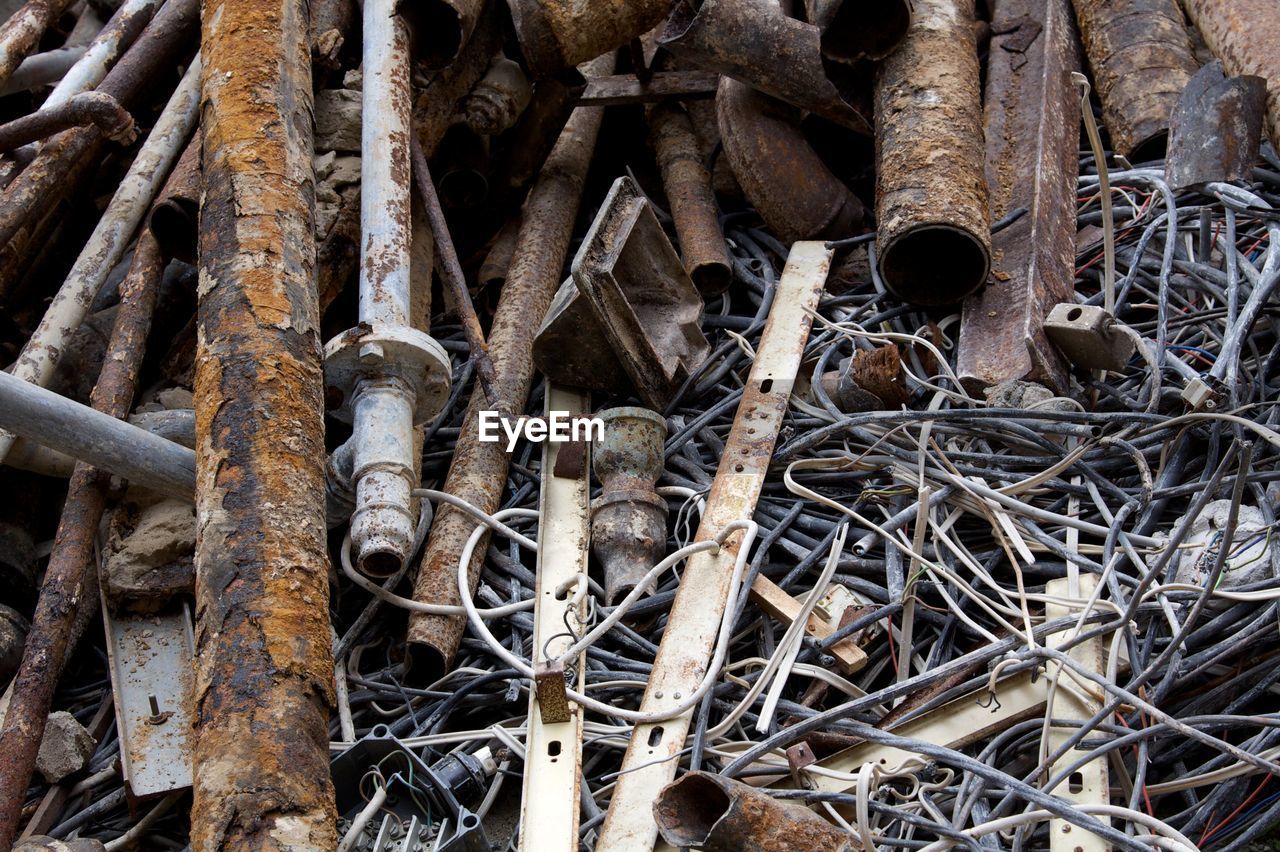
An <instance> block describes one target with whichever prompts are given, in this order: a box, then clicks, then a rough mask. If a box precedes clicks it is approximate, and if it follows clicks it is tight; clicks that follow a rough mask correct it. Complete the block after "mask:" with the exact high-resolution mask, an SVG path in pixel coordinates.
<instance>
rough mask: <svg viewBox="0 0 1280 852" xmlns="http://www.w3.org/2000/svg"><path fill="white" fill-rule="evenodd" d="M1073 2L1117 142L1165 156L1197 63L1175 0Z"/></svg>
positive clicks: (1135, 152)
mask: <svg viewBox="0 0 1280 852" xmlns="http://www.w3.org/2000/svg"><path fill="white" fill-rule="evenodd" d="M1072 2H1073V3H1074V5H1075V9H1076V20H1078V21H1079V22H1080V36H1081V39H1082V40H1083V42H1084V49H1085V53H1086V54H1087V55H1088V57H1089V67H1090V69H1091V70H1092V71H1093V80H1094V83H1095V84H1096V86H1097V89H1098V100H1100V101H1101V102H1102V121H1103V123H1104V124H1105V125H1106V126H1107V133H1108V134H1109V135H1110V137H1111V147H1112V148H1114V149H1115V150H1116V151H1117V152H1119V153H1121V154H1123V155H1124V156H1126V157H1128V158H1129V159H1131V160H1134V161H1135V162H1141V161H1143V160H1153V159H1159V158H1160V157H1162V156H1164V148H1165V143H1166V142H1167V141H1168V138H1169V118H1170V116H1172V115H1173V109H1174V107H1176V106H1177V105H1178V97H1179V96H1180V95H1181V94H1182V90H1183V89H1184V88H1186V85H1187V83H1188V82H1189V81H1190V80H1191V75H1192V74H1194V73H1195V72H1196V68H1198V67H1199V63H1198V62H1196V60H1195V55H1194V54H1193V53H1192V51H1191V37H1190V36H1189V35H1188V34H1187V28H1186V26H1185V25H1184V24H1183V17H1182V12H1181V11H1180V10H1179V9H1178V2H1177V0H1072ZM1275 11H1276V10H1275V7H1274V6H1271V8H1270V14H1272V15H1274V14H1275Z"/></svg>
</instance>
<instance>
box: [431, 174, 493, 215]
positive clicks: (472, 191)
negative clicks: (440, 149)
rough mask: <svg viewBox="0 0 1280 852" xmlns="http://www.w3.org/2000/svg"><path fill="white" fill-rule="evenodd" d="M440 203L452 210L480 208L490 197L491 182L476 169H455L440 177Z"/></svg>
mask: <svg viewBox="0 0 1280 852" xmlns="http://www.w3.org/2000/svg"><path fill="white" fill-rule="evenodd" d="M437 189H438V190H439V192H440V203H441V204H443V205H444V206H445V207H447V208H449V209H450V210H469V209H471V208H474V207H479V206H480V205H481V204H483V203H484V200H485V199H486V198H488V197H489V181H488V179H486V178H485V176H484V175H483V174H481V173H480V172H478V171H475V170H474V169H455V170H453V171H449V172H445V173H444V174H443V175H441V176H440V183H439V186H438V187H437Z"/></svg>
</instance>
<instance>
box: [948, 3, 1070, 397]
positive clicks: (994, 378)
mask: <svg viewBox="0 0 1280 852" xmlns="http://www.w3.org/2000/svg"><path fill="white" fill-rule="evenodd" d="M992 29H993V30H994V31H995V32H996V33H997V35H995V36H993V38H992V43H991V52H990V58H989V59H988V60H987V88H986V109H985V110H984V112H983V117H984V121H985V136H986V172H987V189H988V191H989V193H990V199H991V216H992V218H994V219H1001V218H1004V217H1005V216H1008V215H1009V214H1010V213H1012V212H1013V211H1014V210H1016V209H1018V208H1026V210H1027V214H1026V215H1025V216H1023V217H1022V218H1021V219H1019V220H1018V221H1016V222H1014V223H1013V224H1012V225H1010V226H1009V227H1007V228H1005V229H1004V230H1002V231H1001V232H1000V233H998V234H996V235H994V236H993V237H992V238H991V253H992V267H993V268H994V269H995V271H996V275H995V276H994V280H993V281H992V282H991V283H989V284H988V285H987V286H986V288H984V289H982V290H980V291H978V292H976V293H974V294H973V295H971V296H970V297H969V298H968V299H966V300H965V303H964V313H963V319H962V321H961V324H960V346H959V353H958V355H957V369H956V371H957V372H958V373H959V374H960V381H961V382H963V383H964V385H965V387H966V388H968V390H969V392H970V393H979V392H980V391H982V390H985V389H986V388H988V387H991V386H993V385H999V384H1003V383H1005V382H1009V381H1013V380H1015V379H1021V380H1025V381H1034V382H1040V383H1041V384H1044V385H1046V386H1048V387H1050V388H1053V389H1054V390H1055V391H1057V392H1058V393H1064V392H1066V390H1067V367H1066V364H1065V363H1064V362H1063V360H1062V355H1061V354H1060V353H1059V351H1058V349H1057V347H1055V346H1052V345H1050V343H1049V339H1048V338H1047V337H1046V336H1045V333H1044V318H1045V317H1046V316H1048V315H1049V311H1050V310H1051V309H1052V308H1053V306H1054V305H1056V304H1058V303H1059V302H1064V301H1070V299H1071V294H1072V291H1073V289H1074V287H1075V284H1074V281H1075V237H1076V174H1077V172H1078V171H1079V160H1078V156H1079V140H1080V130H1079V126H1080V95H1079V90H1078V89H1076V87H1075V86H1074V85H1073V84H1072V82H1071V74H1072V72H1074V71H1078V70H1079V68H1080V62H1081V57H1080V46H1079V42H1078V40H1077V39H1076V34H1075V25H1074V22H1073V19H1072V15H1071V5H1070V2H1069V0H1002V2H1001V3H1000V4H999V6H998V7H997V9H996V16H995V19H994V20H993V21H992ZM1031 32H1035V33H1037V34H1038V35H1037V37H1036V38H1035V39H1034V40H1033V41H1031V42H1030V44H1027V41H1028V39H1029V38H1030V36H1029V33H1031ZM1006 45H1009V46H1011V47H1016V48H1019V49H1018V50H1016V51H1015V50H1008V49H1006V48H1005V46H1006ZM1024 45H1025V46H1024Z"/></svg>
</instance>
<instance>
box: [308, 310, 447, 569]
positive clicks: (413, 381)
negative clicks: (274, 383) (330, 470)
mask: <svg viewBox="0 0 1280 852" xmlns="http://www.w3.org/2000/svg"><path fill="white" fill-rule="evenodd" d="M449 379H450V366H449V356H448V355H447V354H446V353H445V351H444V349H442V348H441V346H440V344H439V343H437V342H436V341H435V340H433V339H432V338H431V337H429V336H428V335H426V334H424V333H423V332H421V331H417V330H416V329H413V328H409V327H407V326H387V327H382V328H377V327H373V328H370V329H369V330H367V331H365V330H363V329H361V328H356V329H352V330H351V331H348V332H346V333H345V334H341V335H339V336H338V337H336V338H334V339H333V340H331V341H329V343H328V345H327V346H325V383H326V396H327V397H328V398H329V399H330V400H334V401H338V400H340V403H339V405H338V407H337V408H336V409H334V410H333V411H331V412H330V413H331V414H333V416H334V417H336V418H337V419H339V420H342V421H345V422H349V423H351V424H352V438H351V441H352V450H351V452H352V453H353V461H352V472H351V483H352V488H353V490H354V493H355V511H354V512H353V514H352V516H351V545H352V549H353V551H354V553H355V556H354V562H355V564H356V566H357V567H358V568H359V569H360V570H361V571H364V572H365V573H367V574H370V575H372V576H388V575H390V574H394V573H395V572H396V571H398V570H400V566H401V565H403V564H404V561H405V560H406V559H408V558H409V555H410V554H409V548H410V547H411V546H412V543H413V532H414V525H415V524H416V522H417V518H416V517H415V516H414V514H413V512H412V511H411V509H410V492H411V491H412V490H413V489H414V488H415V487H416V485H417V480H416V477H415V476H414V472H413V456H414V453H415V451H416V450H415V448H414V445H413V427H414V426H417V425H420V424H422V423H425V422H427V421H428V420H430V419H431V418H432V417H434V416H435V415H436V414H437V413H438V412H439V411H440V409H441V408H442V407H443V406H444V402H445V399H446V397H447V396H448V394H449Z"/></svg>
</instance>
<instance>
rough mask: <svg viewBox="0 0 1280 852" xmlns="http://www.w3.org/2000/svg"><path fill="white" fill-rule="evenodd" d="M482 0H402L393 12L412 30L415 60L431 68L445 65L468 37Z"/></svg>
mask: <svg viewBox="0 0 1280 852" xmlns="http://www.w3.org/2000/svg"><path fill="white" fill-rule="evenodd" d="M483 8H484V0H402V1H401V2H399V3H397V4H396V12H397V13H398V14H400V15H402V16H403V17H404V18H405V20H406V21H407V22H408V24H409V30H410V32H412V33H413V55H414V59H416V60H417V61H418V62H420V63H422V64H423V66H425V67H426V68H427V69H429V70H431V71H438V70H440V69H441V68H447V67H448V66H449V65H452V64H453V61H454V60H455V59H457V58H458V54H459V53H460V52H461V51H462V48H463V47H464V46H465V45H466V43H467V40H468V39H469V38H471V31H472V30H474V29H475V28H476V22H477V21H478V20H479V19H480V11H481V10H482V9H483Z"/></svg>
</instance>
